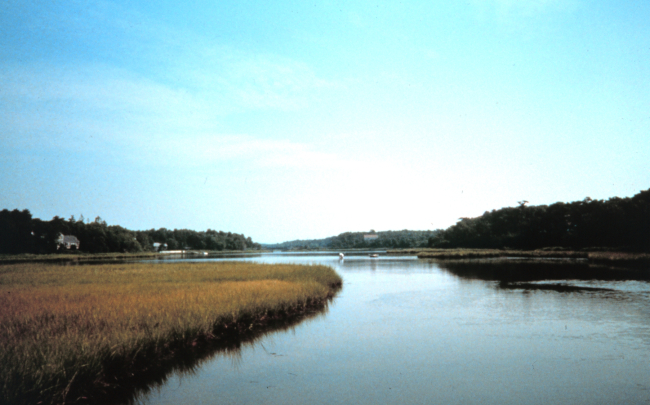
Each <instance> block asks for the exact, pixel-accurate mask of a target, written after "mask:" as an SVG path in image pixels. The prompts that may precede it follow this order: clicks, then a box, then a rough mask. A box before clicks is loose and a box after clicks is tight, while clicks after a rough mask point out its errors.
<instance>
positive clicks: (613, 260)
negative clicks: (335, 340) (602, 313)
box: [386, 248, 650, 269]
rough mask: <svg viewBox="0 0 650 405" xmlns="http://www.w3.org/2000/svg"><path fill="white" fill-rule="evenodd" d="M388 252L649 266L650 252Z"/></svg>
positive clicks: (447, 257) (450, 257)
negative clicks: (568, 260)
mask: <svg viewBox="0 0 650 405" xmlns="http://www.w3.org/2000/svg"><path fill="white" fill-rule="evenodd" d="M386 253H387V254H389V255H415V256H417V257H418V258H419V259H440V260H453V259H486V258H506V257H509V258H534V259H583V260H587V261H588V262H589V263H590V264H601V265H609V266H622V267H637V268H638V267H640V268H647V269H650V254H648V253H640V252H620V251H602V252H601V251H598V252H595V251H591V252H590V251H579V250H543V249H539V250H510V249H503V250H502V249H426V248H420V249H402V250H388V251H387V252H386Z"/></svg>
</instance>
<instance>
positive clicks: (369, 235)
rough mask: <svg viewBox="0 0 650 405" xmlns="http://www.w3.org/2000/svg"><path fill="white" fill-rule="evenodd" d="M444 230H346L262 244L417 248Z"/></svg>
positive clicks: (266, 246) (304, 247)
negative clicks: (331, 234)
mask: <svg viewBox="0 0 650 405" xmlns="http://www.w3.org/2000/svg"><path fill="white" fill-rule="evenodd" d="M440 232H442V231H441V230H434V231H410V230H407V229H404V230H401V231H382V232H374V231H370V232H344V233H342V234H339V235H337V236H330V237H328V238H324V239H298V240H292V241H288V242H282V243H276V244H262V247H263V248H264V249H282V250H313V249H364V248H372V249H375V248H416V247H426V246H427V244H428V242H429V238H432V237H436V236H438V234H439V233H440Z"/></svg>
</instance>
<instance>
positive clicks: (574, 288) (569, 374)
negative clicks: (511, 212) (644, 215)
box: [134, 254, 650, 405]
mask: <svg viewBox="0 0 650 405" xmlns="http://www.w3.org/2000/svg"><path fill="white" fill-rule="evenodd" d="M203 260H223V259H203ZM229 260H246V261H255V262H261V263H280V262H281V263H285V262H289V263H317V264H325V265H329V266H332V267H333V268H334V269H336V271H337V272H338V273H339V274H340V275H341V276H342V278H343V289H342V290H341V291H340V292H339V293H338V294H337V296H336V297H335V298H334V299H333V301H332V302H331V303H330V304H329V306H328V308H327V309H326V310H325V311H324V312H323V313H322V314H320V315H318V316H316V317H312V318H310V319H307V320H305V321H303V322H301V323H299V324H297V325H295V326H293V327H292V328H291V329H289V330H284V331H278V332H274V333H270V334H268V335H265V336H263V337H261V338H259V339H258V340H256V341H254V342H252V343H250V344H248V345H244V346H243V347H242V348H241V349H240V350H238V351H235V352H233V351H230V352H228V353H216V354H214V355H213V356H212V357H211V358H208V359H205V360H204V361H202V362H201V364H200V365H197V366H196V367H194V369H193V370H192V371H189V372H188V371H184V372H175V373H171V374H170V375H169V376H168V377H167V378H166V381H165V382H164V383H163V384H162V385H160V386H158V387H156V388H152V389H151V390H150V391H149V392H148V393H145V394H141V395H140V396H139V397H138V398H136V399H135V400H134V403H139V404H147V405H162V404H178V403H185V404H643V403H650V283H649V282H648V280H647V277H646V276H643V273H629V274H628V273H626V272H620V271H619V272H617V271H614V272H612V271H605V270H603V269H598V268H592V267H589V266H588V265H587V264H586V263H584V262H580V261H570V262H567V261H555V262H552V261H551V262H549V261H545V262H537V261H533V260H498V261H496V260H476V261H463V262H436V261H427V260H419V259H417V258H415V257H398V256H386V255H380V256H379V257H378V258H370V257H368V255H367V254H366V255H358V256H351V255H347V256H346V258H345V259H344V260H342V261H341V260H339V259H338V256H336V255H322V254H321V255H289V254H265V255H261V256H258V257H247V258H230V259H229ZM645 274H646V275H647V271H646V272H645ZM522 275H523V276H522ZM567 275H568V277H569V279H568V280H567V279H562V277H567Z"/></svg>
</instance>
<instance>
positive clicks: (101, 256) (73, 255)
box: [0, 250, 268, 265]
mask: <svg viewBox="0 0 650 405" xmlns="http://www.w3.org/2000/svg"><path fill="white" fill-rule="evenodd" d="M183 252H184V253H183V254H184V255H187V256H192V255H203V253H204V252H205V253H207V254H208V256H221V255H229V254H251V255H255V254H260V253H266V252H268V250H219V251H213V250H186V251H183ZM168 256H170V254H169V253H168V252H166V251H163V252H139V253H84V252H70V253H68V252H66V253H51V254H32V253H25V254H20V255H0V265H2V264H15V263H67V262H108V261H117V260H132V259H155V258H164V257H168Z"/></svg>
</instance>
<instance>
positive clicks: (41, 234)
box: [0, 209, 261, 254]
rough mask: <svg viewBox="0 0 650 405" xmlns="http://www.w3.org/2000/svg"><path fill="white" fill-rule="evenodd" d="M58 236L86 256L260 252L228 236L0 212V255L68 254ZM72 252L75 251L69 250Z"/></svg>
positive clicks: (241, 238) (256, 246)
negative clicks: (74, 242)
mask: <svg viewBox="0 0 650 405" xmlns="http://www.w3.org/2000/svg"><path fill="white" fill-rule="evenodd" d="M60 234H63V235H73V236H75V237H76V238H77V239H78V240H79V247H78V250H79V251H82V252H87V253H109V252H146V251H152V250H154V243H159V244H161V245H163V246H164V245H165V244H166V249H167V250H179V249H185V250H189V249H192V250H203V249H205V250H245V249H260V248H261V246H260V244H259V243H255V242H253V241H252V240H251V238H250V237H246V236H244V235H240V234H237V233H232V232H223V231H214V230H211V229H208V230H207V231H205V232H197V231H193V230H189V229H174V230H169V229H165V228H160V229H151V230H145V231H132V230H129V229H126V228H123V227H121V226H119V225H108V224H107V223H106V221H104V220H102V219H101V218H100V217H97V218H95V220H93V221H89V220H84V218H83V216H81V217H80V218H79V219H75V218H74V216H72V217H70V219H67V220H66V219H63V218H60V217H58V216H55V217H54V218H52V220H50V221H43V220H41V219H38V218H32V214H31V213H30V212H29V210H23V211H19V210H17V209H16V210H13V211H9V210H7V209H4V210H2V211H0V254H21V253H54V252H62V251H65V252H67V253H69V252H70V251H71V250H70V249H66V248H65V247H62V246H61V244H60V243H57V238H58V237H59V235H60ZM72 250H76V248H73V249H72Z"/></svg>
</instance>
